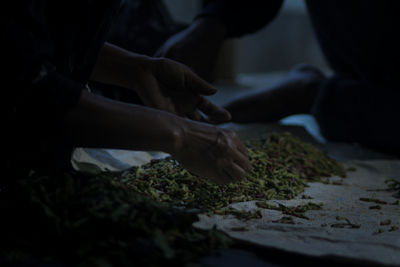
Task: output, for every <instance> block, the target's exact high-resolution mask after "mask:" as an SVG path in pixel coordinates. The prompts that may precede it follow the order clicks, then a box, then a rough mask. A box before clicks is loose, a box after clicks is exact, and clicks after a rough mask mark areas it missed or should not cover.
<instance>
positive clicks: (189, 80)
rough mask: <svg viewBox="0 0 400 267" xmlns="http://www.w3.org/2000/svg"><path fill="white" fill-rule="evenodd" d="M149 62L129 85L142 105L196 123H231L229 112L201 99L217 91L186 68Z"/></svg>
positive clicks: (177, 64)
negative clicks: (137, 95)
mask: <svg viewBox="0 0 400 267" xmlns="http://www.w3.org/2000/svg"><path fill="white" fill-rule="evenodd" d="M150 61H151V63H150V64H149V66H150V67H148V68H142V69H141V70H137V71H136V72H135V75H134V76H132V81H131V86H130V87H131V88H134V90H135V91H136V92H137V93H138V94H139V96H140V98H141V100H142V101H143V102H144V104H145V105H147V106H149V107H153V108H157V109H161V110H165V111H168V112H171V113H174V114H177V115H179V116H181V117H187V118H190V119H193V120H197V121H207V122H214V123H221V122H226V121H229V120H230V118H231V116H230V114H229V112H228V111H226V110H225V109H223V108H221V107H218V106H217V105H215V104H213V103H211V102H210V101H209V100H207V99H206V98H205V97H204V96H207V95H213V94H215V93H216V92H217V89H215V88H214V87H213V86H211V85H210V84H209V83H207V82H206V81H204V80H202V79H201V78H199V77H198V76H197V75H196V74H194V73H193V72H192V71H190V70H189V68H188V67H186V66H184V65H183V64H180V63H178V62H175V61H172V60H169V59H164V58H161V59H150ZM200 112H202V113H203V114H205V115H206V116H207V117H203V115H202V114H201V113H200Z"/></svg>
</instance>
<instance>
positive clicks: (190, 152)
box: [171, 121, 251, 184]
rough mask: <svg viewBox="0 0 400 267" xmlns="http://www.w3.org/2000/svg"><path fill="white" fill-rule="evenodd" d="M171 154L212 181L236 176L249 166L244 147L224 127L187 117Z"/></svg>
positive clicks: (242, 174)
mask: <svg viewBox="0 0 400 267" xmlns="http://www.w3.org/2000/svg"><path fill="white" fill-rule="evenodd" d="M171 154H172V156H173V157H174V158H175V159H176V160H178V162H180V163H181V164H182V166H183V167H185V168H186V169H188V170H189V171H191V172H192V173H194V174H197V175H199V176H201V177H205V178H209V179H211V180H213V181H215V182H216V183H220V184H221V183H228V182H234V181H237V180H240V179H242V178H244V177H245V176H246V173H247V172H249V171H250V170H251V164H250V161H249V158H248V153H247V148H246V147H245V146H244V145H243V144H242V142H241V141H240V139H239V138H238V137H237V135H236V134H235V133H234V132H233V131H231V130H228V129H222V128H218V127H215V126H213V125H209V124H205V123H199V122H194V121H187V123H185V124H184V126H183V134H182V135H181V139H180V142H178V145H177V147H176V148H175V150H174V151H172V152H171Z"/></svg>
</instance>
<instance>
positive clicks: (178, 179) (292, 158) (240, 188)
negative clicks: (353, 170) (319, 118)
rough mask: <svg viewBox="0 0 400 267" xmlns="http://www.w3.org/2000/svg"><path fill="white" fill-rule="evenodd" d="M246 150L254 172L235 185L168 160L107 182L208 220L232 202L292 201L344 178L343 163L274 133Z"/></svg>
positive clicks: (289, 135) (308, 146)
mask: <svg viewBox="0 0 400 267" xmlns="http://www.w3.org/2000/svg"><path fill="white" fill-rule="evenodd" d="M247 147H248V151H249V156H250V161H251V163H252V168H253V169H252V171H251V172H250V173H249V174H248V175H247V177H246V178H245V179H243V180H242V181H239V182H236V183H230V184H225V185H218V184H216V183H213V182H212V181H209V180H207V179H203V178H201V177H198V176H195V175H192V174H190V173H189V172H188V171H186V170H185V169H183V168H182V167H181V166H180V165H179V163H178V162H176V161H175V160H174V159H172V158H167V159H162V160H154V161H152V162H150V163H149V164H146V165H144V166H141V167H138V168H133V169H131V170H129V171H128V172H124V173H122V174H118V175H114V176H112V178H111V179H112V180H113V183H114V184H116V185H121V186H124V187H127V188H130V189H131V190H133V191H136V192H139V193H141V194H143V195H146V196H149V197H151V198H152V199H154V200H156V201H158V202H169V203H171V204H173V205H176V206H184V207H186V208H196V209H200V210H201V211H202V212H207V213H208V214H209V215H211V214H213V213H217V214H221V209H222V208H224V207H226V206H228V205H229V204H231V203H235V202H242V201H250V200H268V199H291V198H293V197H295V196H297V195H299V194H300V193H302V192H303V191H304V188H305V187H306V186H307V184H306V183H307V182H310V181H313V182H315V181H321V179H322V178H326V177H331V176H334V175H337V176H342V177H345V175H346V173H345V169H344V167H343V165H342V164H340V163H338V162H337V161H335V160H333V159H331V158H329V157H328V156H327V155H325V154H324V153H323V152H321V151H320V150H318V149H316V148H315V147H314V146H312V145H310V144H307V143H304V142H302V141H301V140H300V139H299V138H297V137H294V136H292V135H291V134H289V133H283V134H273V135H271V136H269V137H268V138H267V139H266V140H263V141H253V142H249V143H248V144H247Z"/></svg>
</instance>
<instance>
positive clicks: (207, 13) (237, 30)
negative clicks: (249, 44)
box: [196, 0, 283, 38]
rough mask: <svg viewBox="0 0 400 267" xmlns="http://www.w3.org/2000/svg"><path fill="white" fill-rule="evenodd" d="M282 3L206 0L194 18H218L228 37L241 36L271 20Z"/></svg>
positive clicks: (278, 0)
mask: <svg viewBox="0 0 400 267" xmlns="http://www.w3.org/2000/svg"><path fill="white" fill-rule="evenodd" d="M282 3H283V0H270V1H267V0H247V1H240V0H207V1H205V4H204V8H203V10H202V11H201V12H200V13H199V14H198V16H196V18H200V17H212V18H216V19H219V20H221V21H222V22H223V23H224V24H225V25H226V27H227V30H228V37H230V38H235V37H241V36H243V35H245V34H249V33H253V32H256V31H258V30H259V29H261V28H262V27H264V26H265V25H267V24H268V23H269V22H271V21H272V20H273V19H274V17H275V16H276V15H277V14H278V12H279V10H280V8H281V6H282Z"/></svg>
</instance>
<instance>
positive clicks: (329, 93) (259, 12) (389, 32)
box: [201, 0, 400, 154]
mask: <svg viewBox="0 0 400 267" xmlns="http://www.w3.org/2000/svg"><path fill="white" fill-rule="evenodd" d="M236 2H239V1H229V0H227V1H223V0H211V1H209V4H208V6H206V8H205V10H204V11H203V12H202V13H201V16H206V15H207V16H214V17H216V18H220V19H221V21H223V22H225V23H227V26H228V28H229V29H230V35H231V36H241V35H243V34H245V33H249V32H253V31H254V30H257V29H259V28H260V26H261V25H260V22H261V21H264V23H268V22H269V21H271V19H272V18H273V17H274V16H275V14H276V12H277V11H276V8H277V7H278V6H280V5H281V2H282V1H278V0H275V1H266V0H264V1H263V0H258V1H256V0H254V1H250V2H251V3H250V4H251V8H250V7H249V8H246V7H243V4H242V5H240V6H239V5H238V3H236ZM240 2H242V1H240ZM242 3H243V2H242ZM247 3H249V1H246V6H247ZM250 4H248V5H249V6H250ZM306 4H307V8H308V12H309V15H310V17H311V21H312V25H313V27H314V30H315V33H316V36H317V39H318V41H319V43H320V46H321V48H322V51H323V53H324V55H325V57H326V59H327V61H328V63H329V64H330V66H331V67H332V69H333V71H334V73H335V74H334V76H333V77H331V78H329V79H328V80H327V81H326V82H325V83H324V85H323V86H322V88H321V90H320V93H319V95H318V96H317V98H316V101H315V105H314V108H313V114H314V115H315V117H316V119H317V121H318V122H319V125H320V128H321V132H322V133H323V135H324V136H325V137H326V138H327V139H328V140H333V141H345V142H359V143H361V144H364V145H367V146H371V147H374V148H377V149H381V150H385V151H389V152H393V153H396V154H400V138H399V136H400V130H399V129H400V127H398V126H397V125H396V122H397V120H398V118H399V117H400V105H399V104H397V101H399V100H400V88H399V85H398V81H397V79H396V74H398V69H399V66H400V53H399V47H400V42H399V40H398V38H396V36H397V35H398V29H397V25H398V24H399V23H400V21H399V20H400V19H399V17H398V8H397V6H398V3H397V2H396V1H378V0H375V1H363V0H354V1H353V0H352V1H346V0H326V1H320V0H307V1H306ZM213 7H214V8H213ZM210 9H212V11H209V10H210ZM271 10H275V11H274V12H273V13H271ZM228 11H229V16H228V17H229V18H235V19H226V17H227V15H226V14H227V12H228ZM252 11H253V12H254V13H252ZM263 12H264V13H263ZM241 14H242V15H241ZM260 17H261V18H260ZM243 24H244V25H243ZM235 29H237V30H235ZM243 29H247V30H246V31H243Z"/></svg>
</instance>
